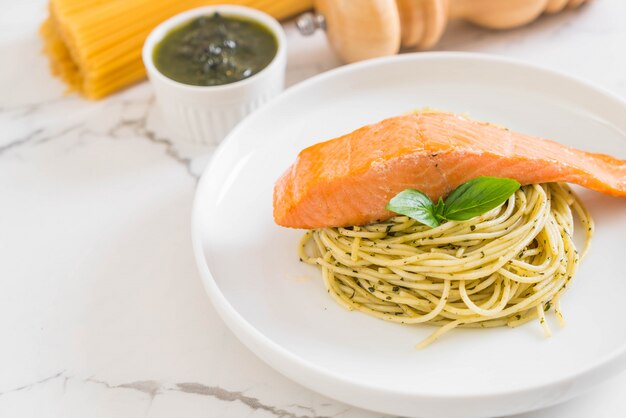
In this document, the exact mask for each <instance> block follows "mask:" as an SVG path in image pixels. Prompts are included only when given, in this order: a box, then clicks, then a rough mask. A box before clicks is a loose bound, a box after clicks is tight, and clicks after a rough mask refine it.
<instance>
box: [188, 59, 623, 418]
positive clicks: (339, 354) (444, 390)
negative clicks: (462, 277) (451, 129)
mask: <svg viewBox="0 0 626 418" xmlns="http://www.w3.org/2000/svg"><path fill="white" fill-rule="evenodd" d="M424 106H431V107H435V108H439V109H445V110H449V111H453V112H467V113H469V114H470V115H471V116H472V117H474V118H476V119H479V120H485V121H491V122H494V123H498V124H501V125H504V126H507V127H509V128H511V129H514V130H519V131H521V132H525V133H529V134H535V135H541V136H544V137H549V138H553V139H556V140H558V141H560V142H562V143H564V144H568V145H572V146H576V147H579V148H582V149H585V150H589V151H597V152H605V153H609V154H612V155H614V156H617V157H620V158H623V159H626V104H624V102H622V101H620V100H619V99H618V98H616V97H614V96H612V95H610V94H608V93H606V92H603V91H600V90H598V89H597V88H594V87H592V86H589V85H587V84H585V83H583V82H581V81H578V80H576V79H572V78H570V77H567V76H564V75H561V74H558V73H554V72H551V71H548V70H544V69H540V68H536V67H532V66H528V65H525V64H520V63H516V62H512V61H508V60H503V59H500V58H494V57H488V56H481V55H470V54H457V53H452V54H450V53H422V54H416V55H404V56H398V57H392V58H385V59H379V60H374V61H369V62H363V63H359V64H356V65H350V66H346V67H343V68H340V69H337V70H334V71H330V72H328V73H325V74H322V75H320V76H317V77H314V78H312V79H310V80H308V81H306V82H304V83H301V84H300V85H298V86H296V87H293V88H292V89H290V90H288V91H287V92H285V93H284V94H283V95H281V96H280V97H279V98H278V99H276V100H275V101H273V102H271V103H270V104H269V105H267V106H265V107H264V108H262V109H261V110H259V111H258V112H256V113H255V114H253V115H252V116H251V117H249V118H248V119H246V120H245V121H244V122H243V123H241V124H240V125H239V126H238V127H237V128H236V129H235V130H234V131H233V132H232V133H231V134H230V136H229V137H228V138H227V139H226V141H225V142H224V143H223V144H222V145H221V146H220V148H219V150H218V151H217V152H216V154H215V156H214V159H213V163H212V164H211V166H210V167H208V168H207V170H206V172H205V173H204V176H203V177H202V180H201V182H200V184H199V186H198V191H197V195H196V201H195V207H194V214H193V240H194V249H195V255H196V257H197V260H198V264H199V268H200V272H201V273H202V277H203V279H204V284H205V286H206V289H207V292H208V294H209V296H210V298H211V300H212V301H213V304H214V305H215V307H216V309H217V310H218V312H219V313H220V315H221V316H222V318H223V319H224V321H225V322H226V323H227V324H228V326H229V327H230V328H231V329H232V330H233V332H234V333H235V334H236V335H237V336H238V337H239V338H240V339H241V341H242V342H243V343H244V344H245V345H247V346H248V347H249V348H250V349H251V350H252V351H253V352H255V353H256V354H257V355H258V356H259V357H261V358H262V359H263V360H265V361H266V362H267V363H268V364H270V365H271V366H272V367H274V368H275V369H277V370H278V371H280V372H281V373H283V374H285V375H286V376H288V377H290V378H291V379H293V380H295V381H297V382H299V383H301V384H302V385H304V386H307V387H309V388H311V389H313V390H316V391H318V392H320V393H323V394H324V395H327V396H329V397H332V398H335V399H338V400H340V401H343V402H347V403H350V404H353V405H357V406H359V407H363V408H368V409H372V410H377V411H381V412H385V413H390V414H397V415H403V416H420V417H430V416H433V417H434V416H437V417H466V418H467V417H479V416H496V415H498V416H500V415H507V414H513V413H518V412H522V411H527V410H531V409H536V408H541V407H545V406H548V405H551V404H554V403H557V402H560V401H563V400H566V399H568V398H570V397H572V396H574V395H576V394H578V393H580V392H582V391H583V390H585V389H587V388H589V387H590V386H592V385H593V384H595V383H597V382H599V381H600V380H602V379H605V378H607V377H609V376H610V375H612V374H613V373H616V372H617V371H619V370H621V369H622V368H623V367H624V366H625V365H626V326H625V325H624V324H625V323H626V314H625V311H624V304H623V301H624V295H626V274H625V273H624V272H625V268H626V258H625V256H624V249H625V248H626V245H625V244H624V238H625V237H626V199H621V200H620V199H616V198H611V197H606V196H603V195H600V194H597V193H594V192H590V191H586V190H581V191H580V193H581V196H582V198H583V199H584V201H585V203H586V204H587V205H588V207H589V208H590V210H591V213H592V214H593V216H594V218H595V220H596V224H597V233H596V237H595V240H594V242H593V247H592V250H591V252H590V254H589V256H588V257H587V258H586V259H585V260H584V262H583V264H582V268H581V269H580V271H579V273H578V275H577V277H576V278H575V280H574V282H573V283H572V286H571V287H570V289H569V290H568V292H567V293H566V295H565V296H564V297H563V300H562V303H563V309H564V312H565V315H566V319H567V321H568V326H567V327H566V328H564V329H559V328H558V327H557V326H556V322H555V321H552V325H553V329H554V331H555V332H554V335H553V337H552V338H544V337H543V334H542V332H541V330H540V327H539V325H538V324H536V323H530V324H528V325H526V326H523V327H521V328H517V329H508V328H501V329H489V330H484V329H483V330H481V329H479V330H455V331H454V332H452V333H450V334H447V335H446V336H445V337H444V338H443V339H441V340H440V341H437V342H436V343H435V344H434V345H432V346H430V347H429V348H427V349H425V350H422V351H417V350H415V348H414V347H415V344H416V343H417V342H419V341H420V340H421V339H422V338H424V337H425V336H426V335H428V334H429V333H430V332H432V330H433V328H430V327H426V326H412V327H411V326H403V325H396V324H391V323H386V322H383V321H380V320H377V319H373V318H370V317H368V316H366V315H364V314H361V313H358V312H348V311H345V310H344V309H342V308H340V307H339V306H337V305H335V302H333V301H332V300H331V299H330V298H329V297H328V295H327V294H326V292H325V290H324V287H323V284H322V282H321V279H320V273H319V272H318V270H317V269H316V268H314V267H311V266H307V265H304V264H302V263H300V262H298V256H297V253H296V245H297V242H298V239H299V238H300V236H301V234H302V231H298V230H290V229H285V228H280V227H278V226H276V225H275V224H274V222H273V220H272V188H273V185H274V181H275V180H276V179H277V178H278V176H279V175H280V174H281V173H282V172H283V171H284V170H285V169H286V168H287V167H288V166H289V165H290V164H291V163H292V161H293V160H294V159H295V157H296V155H297V153H298V151H300V150H301V149H302V148H304V147H306V146H308V145H311V144H314V143H316V142H319V141H322V140H326V139H330V138H333V137H336V136H338V135H340V134H344V133H347V132H350V131H352V130H353V129H355V128H358V127H360V126H362V125H365V124H368V123H372V122H376V121H378V120H380V119H382V118H385V117H388V116H392V115H397V114H400V113H403V112H406V111H409V110H411V109H414V108H419V107H424Z"/></svg>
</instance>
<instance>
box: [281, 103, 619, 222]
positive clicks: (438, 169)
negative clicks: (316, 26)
mask: <svg viewBox="0 0 626 418" xmlns="http://www.w3.org/2000/svg"><path fill="white" fill-rule="evenodd" d="M478 176H496V177H507V178H512V179H515V180H517V181H518V182H520V183H521V184H531V183H548V182H570V183H576V184H579V185H581V186H584V187H587V188H590V189H593V190H596V191H598V192H601V193H606V194H609V195H613V196H621V197H626V161H624V160H620V159H617V158H614V157H611V156H609V155H605V154H597V153H590V152H585V151H581V150H578V149H575V148H571V147H566V146H564V145H561V144H559V143H557V142H554V141H551V140H548V139H544V138H538V137H534V136H530V135H525V134H521V133H516V132H512V131H509V130H508V129H505V128H502V127H498V126H495V125H493V124H489V123H484V122H477V121H473V120H470V119H467V118H465V117H462V116H459V115H455V114H451V113H441V112H421V113H411V114H406V115H402V116H396V117H392V118H389V119H385V120H383V121H381V122H378V123H376V124H372V125H368V126H364V127H362V128H360V129H357V130H356V131H354V132H352V133H349V134H347V135H344V136H341V137H339V138H335V139H332V140H330V141H326V142H321V143H319V144H316V145H313V146H311V147H308V148H306V149H304V150H302V151H301V152H300V154H299V155H298V157H297V159H296V161H295V162H294V163H293V164H292V165H291V166H290V167H289V168H288V169H287V171H286V172H285V173H284V174H283V175H282V176H281V177H280V178H279V179H278V181H277V182H276V185H275V187H274V220H275V222H276V223H277V224H278V225H282V226H285V227H290V228H306V229H313V228H325V227H337V226H349V225H364V224H368V223H372V222H377V221H381V220H385V219H388V218H390V217H392V216H394V213H393V212H389V211H387V210H386V209H385V206H386V204H387V203H388V202H389V200H390V199H391V198H392V197H394V196H395V195H396V194H398V193H399V192H401V191H402V190H404V189H407V188H414V189H418V190H421V191H423V192H424V193H426V194H427V195H428V196H430V198H431V199H433V200H436V199H438V198H439V197H440V196H442V197H445V196H446V195H447V194H448V193H450V192H451V191H452V190H454V189H455V188H456V187H457V186H459V185H460V184H462V183H464V182H466V181H468V180H471V179H473V178H475V177H478Z"/></svg>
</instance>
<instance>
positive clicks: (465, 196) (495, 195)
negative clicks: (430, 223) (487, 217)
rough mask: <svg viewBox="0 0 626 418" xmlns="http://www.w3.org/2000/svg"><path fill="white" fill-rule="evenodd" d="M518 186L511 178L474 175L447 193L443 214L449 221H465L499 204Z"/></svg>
mask: <svg viewBox="0 0 626 418" xmlns="http://www.w3.org/2000/svg"><path fill="white" fill-rule="evenodd" d="M519 188H520V184H519V183H518V182H517V181H515V180H513V179H507V178H499V177H489V176H483V177H476V178H475V179H473V180H470V181H468V182H466V183H463V184H461V185H460V186H459V187H457V188H456V189H454V191H453V192H452V193H450V194H449V195H448V197H447V198H446V200H445V205H444V210H443V216H444V217H445V218H446V219H449V220H451V221H466V220H468V219H471V218H473V217H475V216H478V215H482V214H483V213H485V212H487V211H490V210H491V209H493V208H495V207H498V206H500V205H501V204H503V203H504V202H506V200H507V199H508V198H509V197H510V196H511V195H512V194H513V193H515V191H516V190H517V189H519Z"/></svg>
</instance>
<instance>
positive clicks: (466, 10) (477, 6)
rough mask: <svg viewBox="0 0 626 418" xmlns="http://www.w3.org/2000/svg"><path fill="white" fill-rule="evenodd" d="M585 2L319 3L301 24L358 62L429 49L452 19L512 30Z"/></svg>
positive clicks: (439, 0)
mask: <svg viewBox="0 0 626 418" xmlns="http://www.w3.org/2000/svg"><path fill="white" fill-rule="evenodd" d="M585 1H589V0H315V9H316V14H313V13H307V14H305V15H303V16H301V17H300V19H298V22H297V24H298V28H299V29H300V31H301V32H302V33H303V34H305V35H308V34H311V33H313V32H314V31H315V30H316V29H318V28H323V29H325V30H326V35H327V36H328V41H329V42H330V44H331V46H332V48H333V49H334V50H335V52H336V53H337V54H338V55H339V57H340V58H341V59H342V60H343V61H344V62H355V61H361V60H364V59H368V58H374V57H380V56H384V55H393V54H397V53H398V51H400V49H401V48H402V49H405V50H407V49H414V50H422V49H428V48H431V47H432V46H434V45H435V44H436V43H437V41H439V39H440V38H441V35H443V32H444V30H445V28H446V24H447V23H448V20H450V19H465V20H467V21H470V22H472V23H474V24H476V25H479V26H482V27H486V28H491V29H509V28H514V27H517V26H522V25H525V24H527V23H530V22H532V21H533V20H535V19H536V18H537V17H539V16H540V15H541V14H542V13H544V12H545V13H557V12H560V11H561V10H563V9H564V8H566V7H570V8H573V7H578V6H580V5H581V4H582V3H584V2H585Z"/></svg>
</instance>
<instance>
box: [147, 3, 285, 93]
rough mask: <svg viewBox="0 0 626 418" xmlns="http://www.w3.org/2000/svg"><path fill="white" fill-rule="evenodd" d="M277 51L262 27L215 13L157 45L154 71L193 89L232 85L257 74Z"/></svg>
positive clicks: (271, 36) (185, 25)
mask: <svg viewBox="0 0 626 418" xmlns="http://www.w3.org/2000/svg"><path fill="white" fill-rule="evenodd" d="M277 51H278V41H277V39H276V36H275V35H274V34H273V33H272V32H271V31H270V29H268V28H267V27H266V26H265V25H263V24H261V23H259V22H256V21H254V20H250V19H246V18H243V17H239V16H224V15H221V14H219V13H214V14H213V15H211V16H200V17H197V18H195V19H193V20H191V21H189V22H186V23H184V24H182V25H180V26H179V27H177V28H174V29H172V30H171V31H170V32H169V33H168V34H167V35H165V37H164V38H163V39H162V40H161V41H160V42H159V43H158V44H157V45H156V47H155V48H154V52H153V57H152V58H153V61H154V65H155V67H156V68H157V69H158V70H159V71H160V72H161V73H162V74H163V75H165V76H167V77H169V78H171V79H172V80H175V81H178V82H180V83H184V84H190V85H193V86H218V85H222V84H229V83H234V82H236V81H240V80H243V79H246V78H248V77H251V76H253V75H254V74H256V73H258V72H259V71H261V70H262V69H264V68H265V67H267V65H268V64H269V63H270V62H272V60H273V59H274V57H275V56H276V52H277Z"/></svg>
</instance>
